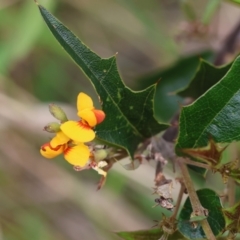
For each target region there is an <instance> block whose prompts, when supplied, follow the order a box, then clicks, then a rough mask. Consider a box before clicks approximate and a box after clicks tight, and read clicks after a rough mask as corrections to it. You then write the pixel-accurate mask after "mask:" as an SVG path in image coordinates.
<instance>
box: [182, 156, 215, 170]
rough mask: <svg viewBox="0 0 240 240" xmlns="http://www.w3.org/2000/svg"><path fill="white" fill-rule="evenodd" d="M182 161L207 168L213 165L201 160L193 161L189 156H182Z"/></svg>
mask: <svg viewBox="0 0 240 240" xmlns="http://www.w3.org/2000/svg"><path fill="white" fill-rule="evenodd" d="M180 161H182V162H184V163H185V164H189V165H192V166H196V167H201V168H206V169H209V170H210V169H211V166H210V165H208V164H206V163H201V162H196V161H192V160H191V159H189V158H181V160H180Z"/></svg>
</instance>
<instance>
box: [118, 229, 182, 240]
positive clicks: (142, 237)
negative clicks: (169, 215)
mask: <svg viewBox="0 0 240 240" xmlns="http://www.w3.org/2000/svg"><path fill="white" fill-rule="evenodd" d="M116 234H117V235H118V236H119V237H121V238H122V239H125V240H159V239H160V237H161V236H162V235H163V231H162V230H161V229H160V228H156V229H149V230H141V231H135V232H118V233H116ZM167 239H168V240H184V239H186V238H184V237H183V236H182V234H181V233H179V232H178V231H176V232H175V233H174V234H173V235H170V236H169V237H168V238H167Z"/></svg>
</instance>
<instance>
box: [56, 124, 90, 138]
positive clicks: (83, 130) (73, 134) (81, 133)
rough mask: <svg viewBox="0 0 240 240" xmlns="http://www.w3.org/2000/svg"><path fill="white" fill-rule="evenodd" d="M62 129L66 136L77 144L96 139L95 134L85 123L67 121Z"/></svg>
mask: <svg viewBox="0 0 240 240" xmlns="http://www.w3.org/2000/svg"><path fill="white" fill-rule="evenodd" d="M60 128H61V130H62V131H63V133H64V134H65V135H67V136H68V137H69V138H70V139H72V140H73V141H76V142H90V141H92V140H93V139H94V138H95V132H94V131H93V130H92V129H91V128H90V127H89V126H88V124H86V123H84V122H83V121H79V122H75V121H67V122H65V123H63V124H62V125H61V127H60Z"/></svg>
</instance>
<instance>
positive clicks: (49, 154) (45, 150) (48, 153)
mask: <svg viewBox="0 0 240 240" xmlns="http://www.w3.org/2000/svg"><path fill="white" fill-rule="evenodd" d="M66 146H67V145H66V144H63V145H59V146H57V147H55V148H53V147H52V146H51V145H50V143H45V144H43V145H42V146H41V148H40V153H41V154H42V156H43V157H45V158H54V157H56V156H58V155H60V154H61V153H63V151H64V149H65V148H66Z"/></svg>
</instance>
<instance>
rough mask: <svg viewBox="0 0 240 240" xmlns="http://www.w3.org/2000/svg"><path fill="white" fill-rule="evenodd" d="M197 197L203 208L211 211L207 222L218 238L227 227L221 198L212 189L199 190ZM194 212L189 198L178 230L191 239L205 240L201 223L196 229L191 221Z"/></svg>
mask: <svg viewBox="0 0 240 240" xmlns="http://www.w3.org/2000/svg"><path fill="white" fill-rule="evenodd" d="M197 195H198V198H199V200H200V202H201V204H202V206H203V207H204V208H206V209H208V211H209V213H208V217H207V221H208V223H209V225H210V227H211V229H212V231H213V233H214V235H215V236H217V235H218V234H219V233H220V232H221V231H222V230H223V229H224V227H225V220H224V216H223V213H222V211H221V209H222V205H221V202H220V198H219V196H218V195H217V194H216V193H215V192H214V191H213V190H211V189H201V190H198V191H197ZM192 211H193V210H192V206H191V203H190V200H189V198H187V200H186V201H185V203H184V206H183V208H182V210H181V212H180V215H179V223H178V230H179V231H180V232H181V233H182V234H183V235H184V236H185V237H187V238H189V239H202V238H205V234H204V232H203V230H202V227H201V226H200V223H199V224H198V225H197V227H196V228H193V227H192V224H191V222H190V221H189V219H190V216H191V213H192Z"/></svg>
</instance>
